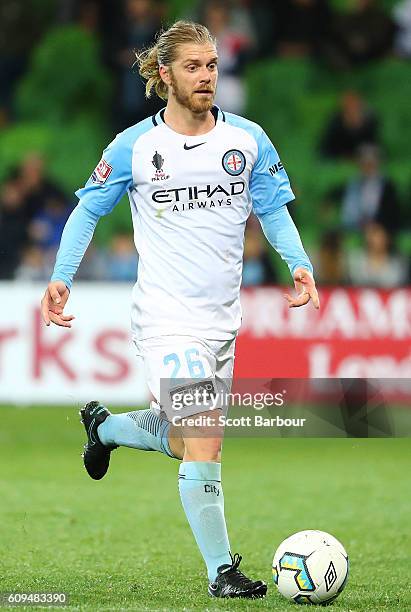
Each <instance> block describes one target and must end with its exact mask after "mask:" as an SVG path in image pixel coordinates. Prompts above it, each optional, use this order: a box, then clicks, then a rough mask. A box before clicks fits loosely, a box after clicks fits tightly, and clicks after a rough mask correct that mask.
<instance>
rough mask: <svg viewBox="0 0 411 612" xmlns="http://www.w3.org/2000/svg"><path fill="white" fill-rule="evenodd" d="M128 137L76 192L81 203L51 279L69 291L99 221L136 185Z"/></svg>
mask: <svg viewBox="0 0 411 612" xmlns="http://www.w3.org/2000/svg"><path fill="white" fill-rule="evenodd" d="M126 136H127V132H122V133H121V134H119V135H118V136H116V138H115V139H114V140H113V142H111V143H110V144H109V146H108V147H107V148H106V149H105V150H104V152H103V156H102V158H101V160H100V162H99V163H98V164H97V166H96V168H95V170H94V172H93V173H92V175H91V177H90V178H89V180H88V181H87V183H86V185H85V186H84V187H83V188H82V189H78V190H77V191H76V196H77V197H78V198H79V199H80V202H79V203H78V205H77V206H76V208H75V209H74V210H73V212H72V213H71V215H70V217H69V218H68V220H67V223H66V225H65V227H64V230H63V234H62V236H61V241H60V248H59V250H58V253H57V258H56V264H55V266H54V271H53V274H52V277H51V280H52V281H55V280H62V281H63V282H64V283H65V285H66V287H68V288H69V289H70V288H71V285H72V283H73V277H74V275H75V273H76V272H77V269H78V267H79V265H80V263H81V260H82V259H83V257H84V253H85V252H86V249H87V247H88V245H89V244H90V241H91V239H92V237H93V233H94V230H95V227H96V225H97V222H98V220H99V218H100V217H101V216H103V215H107V214H108V213H110V212H111V211H112V210H113V208H114V207H115V205H116V204H117V203H118V202H119V200H121V198H122V197H123V195H124V194H125V193H126V191H127V190H128V189H129V188H130V186H131V185H132V183H133V178H132V170H131V159H132V142H133V141H132V139H130V137H128V138H127V137H126Z"/></svg>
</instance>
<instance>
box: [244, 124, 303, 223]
mask: <svg viewBox="0 0 411 612" xmlns="http://www.w3.org/2000/svg"><path fill="white" fill-rule="evenodd" d="M254 138H255V140H256V142H257V145H258V157H257V161H256V162H255V164H254V167H253V169H252V172H251V178H250V193H251V198H252V202H253V210H254V212H255V214H256V215H262V214H264V213H266V212H269V211H274V210H277V209H279V208H282V207H283V206H284V204H288V202H291V201H292V200H294V199H295V196H294V194H293V192H292V190H291V185H290V181H289V179H288V176H287V172H286V171H285V169H284V166H283V164H282V162H281V160H280V157H279V155H278V153H277V151H276V149H275V147H274V145H273V144H272V142H271V140H270V139H269V138H268V136H267V134H266V133H265V132H264V130H262V129H261V128H260V129H259V130H258V131H255V133H254Z"/></svg>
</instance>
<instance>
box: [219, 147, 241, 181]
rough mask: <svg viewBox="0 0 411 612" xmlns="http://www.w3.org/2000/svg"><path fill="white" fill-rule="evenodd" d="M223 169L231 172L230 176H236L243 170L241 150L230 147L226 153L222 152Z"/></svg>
mask: <svg viewBox="0 0 411 612" xmlns="http://www.w3.org/2000/svg"><path fill="white" fill-rule="evenodd" d="M221 163H222V164H223V168H224V170H225V171H226V172H227V173H228V174H231V176H238V175H239V174H241V173H242V172H244V168H245V156H244V153H242V151H239V150H238V149H230V150H229V151H227V153H224V155H223V159H222V160H221Z"/></svg>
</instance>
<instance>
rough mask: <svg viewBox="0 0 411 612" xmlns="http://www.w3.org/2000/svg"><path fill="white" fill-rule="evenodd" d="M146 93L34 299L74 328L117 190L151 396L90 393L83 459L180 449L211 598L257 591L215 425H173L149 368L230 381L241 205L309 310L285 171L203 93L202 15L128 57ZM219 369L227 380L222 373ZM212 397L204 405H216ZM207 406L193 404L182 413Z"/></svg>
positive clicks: (313, 296)
mask: <svg viewBox="0 0 411 612" xmlns="http://www.w3.org/2000/svg"><path fill="white" fill-rule="evenodd" d="M138 65H139V69H140V74H141V76H142V77H144V78H145V79H146V80H147V86H146V87H147V89H146V92H147V95H148V96H150V95H151V94H152V92H155V93H156V94H157V95H158V96H160V98H163V99H164V100H167V105H166V107H165V108H164V109H163V110H161V111H160V112H158V113H157V114H156V115H155V116H153V117H148V118H147V119H145V120H144V121H141V122H140V123H138V124H137V125H134V126H132V127H130V128H128V129H126V130H125V131H124V132H122V133H121V134H119V135H118V136H117V137H116V138H115V139H114V140H113V142H112V143H111V144H110V145H109V146H108V147H107V149H105V151H104V153H103V157H102V159H101V161H100V162H99V164H98V165H97V167H96V169H95V170H94V172H93V174H92V175H91V177H90V179H89V180H88V181H87V183H86V185H85V187H84V188H82V189H79V190H78V191H77V193H76V195H77V196H78V197H79V200H80V201H79V203H78V205H77V207H76V208H75V210H74V211H73V212H72V214H71V216H70V218H69V219H68V221H67V224H66V226H65V228H64V231H63V235H62V238H61V244H60V249H59V252H58V254H57V261H56V265H55V269H54V272H53V275H52V278H51V281H50V283H49V285H48V287H47V290H46V292H45V295H44V297H43V299H42V314H43V318H44V321H45V323H46V325H50V322H53V323H54V324H56V325H60V326H63V327H71V321H72V319H73V318H74V317H73V316H71V315H66V314H64V308H65V306H66V302H67V300H68V297H69V293H70V289H71V285H72V281H73V277H74V275H75V273H76V271H77V268H78V266H79V264H80V261H81V259H82V257H83V255H84V252H85V250H86V248H87V246H88V244H89V242H90V240H91V238H92V235H93V231H94V229H95V227H96V224H97V222H98V220H99V218H100V217H101V216H103V215H107V214H109V213H110V212H111V211H112V210H113V208H114V207H115V206H116V204H117V203H118V202H119V200H120V199H121V197H122V196H123V194H124V193H126V192H127V193H128V197H129V200H130V206H131V213H132V218H133V224H134V234H135V243H136V247H137V249H138V252H139V266H138V278H137V283H136V285H135V287H134V291H133V300H132V331H133V341H134V343H135V345H136V347H137V350H138V353H139V354H140V355H141V356H142V358H143V360H144V367H145V374H146V377H147V382H148V385H149V388H150V390H151V392H152V395H153V396H154V398H155V400H154V401H153V402H151V406H150V408H149V409H146V410H140V411H135V412H131V413H126V414H111V413H110V412H109V411H108V410H107V408H105V407H104V406H103V405H102V404H100V403H99V402H90V403H89V404H86V406H85V407H84V408H83V409H82V410H81V415H82V420H83V424H84V427H85V430H86V434H87V444H86V445H85V447H84V455H83V458H84V465H85V468H86V470H87V472H88V474H89V475H90V476H91V477H92V478H94V479H100V478H102V477H103V476H104V475H105V473H106V472H107V469H108V466H109V461H110V454H111V452H112V451H113V450H114V449H115V448H117V447H118V446H128V447H132V448H137V449H141V450H148V451H159V452H162V453H164V454H165V455H167V456H169V457H175V458H177V459H179V460H182V462H181V464H180V469H179V480H178V486H179V491H180V497H181V501H182V505H183V508H184V512H185V514H186V516H187V519H188V522H189V524H190V527H191V529H192V531H193V534H194V537H195V540H196V542H197V545H198V547H199V549H200V552H201V554H202V556H203V559H204V561H205V564H206V567H207V573H208V582H209V586H208V592H209V594H210V595H212V596H214V597H247V598H257V597H263V596H264V595H265V593H266V590H267V586H266V584H265V583H264V582H262V581H261V580H257V581H253V580H250V579H249V578H247V577H246V576H245V575H244V574H243V573H242V572H241V571H240V570H239V563H240V561H241V556H240V555H238V554H235V555H232V554H231V549H230V544H229V540H228V535H227V528H226V522H225V517H224V498H223V490H222V486H221V445H222V432H221V431H220V429H216V430H214V431H213V432H211V435H210V430H209V429H207V425H206V424H204V426H203V425H202V424H200V426H197V427H189V426H184V427H183V426H178V425H176V424H174V425H173V424H172V422H170V420H169V419H167V418H164V416H165V415H164V410H163V408H164V406H163V405H162V399H161V394H160V379H163V380H168V381H170V388H172V381H173V380H176V379H195V380H196V381H197V380H198V381H199V383H200V384H201V382H202V381H203V382H204V381H212V382H213V383H221V384H222V385H224V384H225V385H226V386H227V384H228V386H229V385H230V382H231V379H232V373H233V362H234V346H235V339H236V334H237V332H238V329H239V327H240V323H241V310H240V302H239V293H240V283H241V270H242V257H243V241H244V227H245V223H246V220H247V218H248V216H249V214H250V212H251V210H253V211H254V213H255V214H256V215H257V216H258V218H259V220H260V222H261V225H262V228H263V231H264V233H265V235H266V237H267V239H268V241H269V242H270V243H271V245H272V246H273V247H274V248H275V249H276V251H277V252H278V253H279V254H280V255H281V257H282V258H283V259H284V260H285V261H286V263H287V264H288V266H289V268H290V271H291V274H292V276H293V278H294V282H295V285H296V289H297V296H296V297H291V296H290V295H287V296H286V299H287V300H288V302H289V306H290V307H297V306H302V305H304V304H307V303H308V302H309V301H312V302H313V305H314V306H315V307H316V308H318V307H319V300H318V294H317V291H316V288H315V283H314V280H313V276H312V266H311V264H310V261H309V259H308V257H307V255H306V253H305V251H304V249H303V246H302V244H301V240H300V237H299V234H298V231H297V229H296V227H295V225H294V223H293V221H292V219H291V217H290V215H289V212H288V209H287V204H288V203H289V202H291V200H293V199H294V195H293V193H292V191H291V188H290V184H289V180H288V177H287V174H286V171H285V169H284V167H283V165H282V163H281V161H280V159H279V157H278V154H277V152H276V150H275V148H274V146H273V145H272V143H271V142H270V140H269V138H268V137H267V135H266V134H265V133H264V131H263V130H262V128H261V127H260V126H258V125H256V124H255V123H252V122H251V121H248V120H247V119H244V118H242V117H239V116H236V115H232V114H229V113H225V112H224V111H223V110H220V109H219V108H217V107H216V106H214V105H213V100H214V95H215V91H216V86H217V76H218V56H217V49H216V42H215V40H214V39H213V37H212V36H211V35H210V33H209V31H208V30H207V29H206V28H205V27H204V26H202V25H200V24H196V23H192V22H183V21H178V22H177V23H175V24H174V25H172V26H171V27H170V28H169V29H168V30H166V31H164V32H162V33H161V34H160V35H159V37H158V39H157V42H156V44H155V45H154V46H153V47H152V48H151V49H149V50H147V51H145V52H144V53H142V54H141V55H139V56H138ZM227 381H228V383H227ZM222 408H223V406H218V407H216V408H214V409H212V410H209V411H207V413H206V414H207V415H211V416H216V415H218V414H221V411H222ZM197 413H201V414H205V411H204V406H203V405H200V404H199V405H197V406H194V407H192V409H191V414H197Z"/></svg>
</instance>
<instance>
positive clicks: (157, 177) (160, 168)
mask: <svg viewBox="0 0 411 612" xmlns="http://www.w3.org/2000/svg"><path fill="white" fill-rule="evenodd" d="M151 163H152V164H153V166H154V168H155V173H154V176H152V177H151V181H152V182H153V183H155V182H157V181H166V180H167V179H169V178H170V175H169V174H168V172H166V171H165V170H164V157H163V156H162V155H161V154H160V153H159V152H158V151H156V152H155V153H154V155H153V159H152V160H151Z"/></svg>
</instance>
